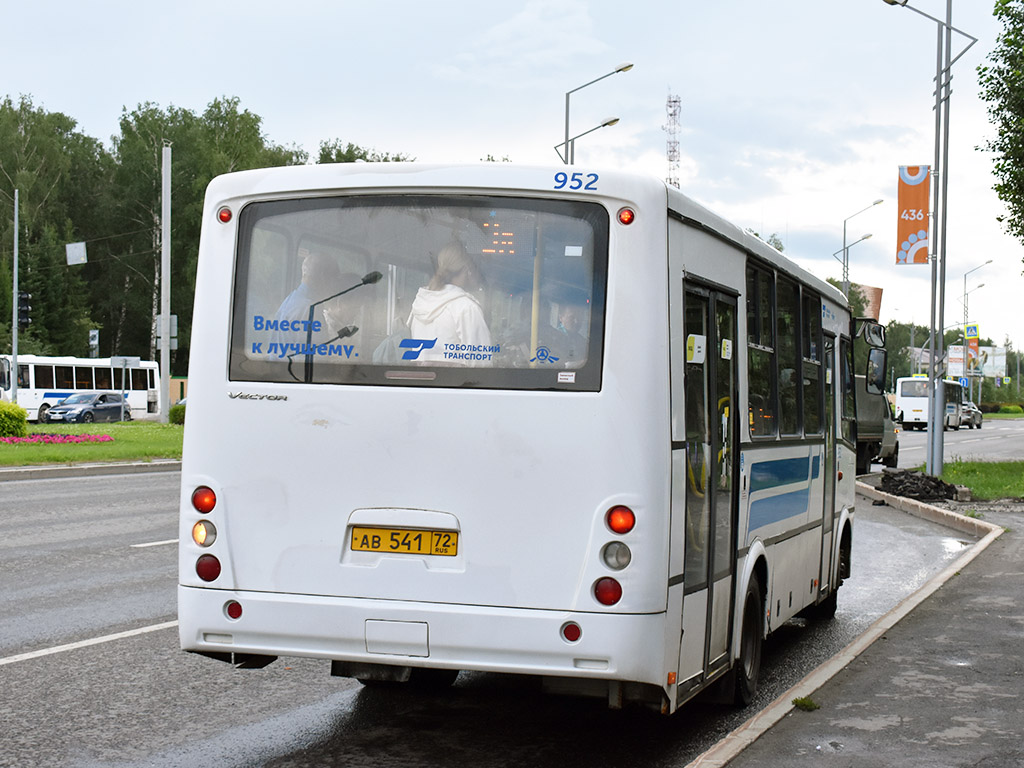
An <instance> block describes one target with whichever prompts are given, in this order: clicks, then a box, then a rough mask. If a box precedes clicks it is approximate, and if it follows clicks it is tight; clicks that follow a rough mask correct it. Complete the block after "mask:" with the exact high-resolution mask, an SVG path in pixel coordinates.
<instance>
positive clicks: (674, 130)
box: [662, 93, 682, 189]
mask: <svg viewBox="0 0 1024 768" xmlns="http://www.w3.org/2000/svg"><path fill="white" fill-rule="evenodd" d="M681 109H682V107H681V104H680V101H679V97H678V96H673V95H672V94H671V93H669V95H668V101H667V102H666V103H665V111H666V112H667V113H668V122H667V123H666V124H665V125H663V126H662V130H664V131H665V133H667V134H668V139H667V140H666V142H665V154H666V156H667V157H668V176H667V177H666V178H665V181H667V182H668V183H669V184H671V185H672V186H673V187H676V188H677V189H678V188H679V139H677V138H676V136H677V135H678V134H679V112H680V110H681Z"/></svg>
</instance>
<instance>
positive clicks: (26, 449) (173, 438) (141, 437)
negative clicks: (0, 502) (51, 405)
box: [0, 421, 182, 467]
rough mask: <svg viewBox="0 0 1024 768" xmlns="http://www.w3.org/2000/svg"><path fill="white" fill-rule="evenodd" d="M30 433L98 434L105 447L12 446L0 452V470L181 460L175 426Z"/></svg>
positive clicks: (43, 428)
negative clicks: (107, 439) (108, 439)
mask: <svg viewBox="0 0 1024 768" xmlns="http://www.w3.org/2000/svg"><path fill="white" fill-rule="evenodd" d="M33 432H46V433H50V434H72V435H82V434H100V435H110V436H111V437H112V438H114V439H113V441H111V442H105V443H81V444H48V443H39V444H15V445H5V446H3V448H2V449H0V466H8V467H12V466H25V465H30V464H67V463H70V462H93V461H150V460H154V459H180V458H181V438H182V428H181V427H180V426H178V425H177V424H157V423H155V422H152V421H132V422H127V423H121V424H61V425H54V424H39V425H37V426H35V427H34V428H33Z"/></svg>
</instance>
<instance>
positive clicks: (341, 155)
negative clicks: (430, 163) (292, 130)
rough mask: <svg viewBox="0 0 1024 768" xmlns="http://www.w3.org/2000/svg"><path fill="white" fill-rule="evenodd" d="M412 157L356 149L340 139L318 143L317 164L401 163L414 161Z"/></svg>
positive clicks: (353, 145)
mask: <svg viewBox="0 0 1024 768" xmlns="http://www.w3.org/2000/svg"><path fill="white" fill-rule="evenodd" d="M415 159H416V158H414V157H409V156H408V155H403V154H400V153H397V152H396V153H395V154H389V153H387V152H378V151H377V150H375V149H367V148H365V147H357V146H356V145H355V144H353V143H352V142H348V143H347V144H343V143H342V141H341V139H332V140H331V141H321V142H320V155H319V157H317V162H318V163H354V162H356V161H357V160H363V161H365V162H367V163H402V162H408V161H411V160H415Z"/></svg>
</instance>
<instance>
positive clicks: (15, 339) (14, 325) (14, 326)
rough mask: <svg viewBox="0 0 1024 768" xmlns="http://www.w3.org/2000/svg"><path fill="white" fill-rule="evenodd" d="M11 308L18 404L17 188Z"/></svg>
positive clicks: (15, 399)
mask: <svg viewBox="0 0 1024 768" xmlns="http://www.w3.org/2000/svg"><path fill="white" fill-rule="evenodd" d="M12 304H13V306H12V308H11V402H12V403H14V404H15V405H17V404H18V190H14V300H13V302H12Z"/></svg>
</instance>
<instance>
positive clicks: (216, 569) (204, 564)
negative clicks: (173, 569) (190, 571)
mask: <svg viewBox="0 0 1024 768" xmlns="http://www.w3.org/2000/svg"><path fill="white" fill-rule="evenodd" d="M196 575H197V576H199V578H200V579H202V580H203V581H214V580H215V579H216V578H217V577H218V576H220V560H218V559H217V558H216V557H214V556H213V555H203V556H201V557H200V558H199V559H198V560H196Z"/></svg>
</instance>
